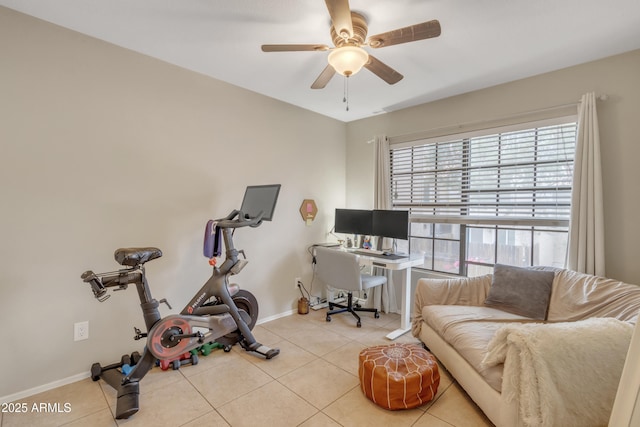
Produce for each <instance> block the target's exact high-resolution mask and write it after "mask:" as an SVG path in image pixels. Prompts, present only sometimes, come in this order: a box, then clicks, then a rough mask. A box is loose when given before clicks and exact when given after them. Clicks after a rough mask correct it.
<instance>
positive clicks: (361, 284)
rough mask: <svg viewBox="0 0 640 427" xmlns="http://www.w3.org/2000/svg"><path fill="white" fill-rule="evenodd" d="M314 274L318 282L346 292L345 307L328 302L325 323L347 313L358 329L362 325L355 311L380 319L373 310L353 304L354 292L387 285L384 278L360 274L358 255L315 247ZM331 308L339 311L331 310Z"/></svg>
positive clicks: (376, 311)
mask: <svg viewBox="0 0 640 427" xmlns="http://www.w3.org/2000/svg"><path fill="white" fill-rule="evenodd" d="M316 272H317V273H318V277H319V278H320V280H322V281H323V282H324V283H325V284H327V285H328V286H331V287H332V288H337V289H343V290H345V291H347V305H342V304H337V303H332V302H329V311H327V322H330V321H331V315H333V314H337V313H344V312H349V313H351V314H353V316H354V317H355V318H356V319H357V320H358V322H357V323H356V325H357V326H358V328H359V327H361V326H362V323H361V322H360V316H358V314H357V313H356V311H368V312H372V313H374V317H375V318H376V319H377V318H379V317H380V313H378V310H377V309H375V308H362V307H359V306H357V305H354V304H353V292H354V291H363V290H366V289H369V288H372V287H374V286H379V285H383V284H385V283H387V278H386V277H384V276H371V275H369V274H361V273H360V257H359V256H358V255H356V254H354V253H350V252H345V251H341V250H338V249H329V248H323V247H317V248H316ZM333 306H336V307H339V309H337V310H333Z"/></svg>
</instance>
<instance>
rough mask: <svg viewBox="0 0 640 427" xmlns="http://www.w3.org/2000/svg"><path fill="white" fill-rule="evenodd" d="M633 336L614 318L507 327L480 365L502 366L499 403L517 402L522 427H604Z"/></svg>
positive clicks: (501, 329)
mask: <svg viewBox="0 0 640 427" xmlns="http://www.w3.org/2000/svg"><path fill="white" fill-rule="evenodd" d="M632 333H633V325H631V324H630V323H627V322H622V321H619V320H617V319H613V318H591V319H586V320H582V321H577V322H566V323H552V324H542V323H528V324H510V325H507V326H504V327H502V328H500V329H499V330H498V331H497V332H496V335H495V336H494V337H493V339H492V340H491V342H490V343H489V346H488V353H487V355H486V356H485V358H484V360H483V364H484V365H485V366H486V367H490V366H495V365H498V364H501V363H504V373H503V381H502V393H503V398H505V399H506V400H507V401H508V402H511V401H513V399H517V402H518V406H519V410H520V416H521V418H522V420H523V421H524V423H525V425H527V426H543V427H551V426H561V427H570V426H576V427H586V426H606V425H607V423H608V421H609V416H610V414H611V408H612V407H613V401H614V399H615V395H616V390H617V388H618V382H619V381H620V375H621V373H622V368H623V366H624V361H625V358H626V355H627V350H628V348H629V342H630V340H631V335H632Z"/></svg>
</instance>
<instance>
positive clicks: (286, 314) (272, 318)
mask: <svg viewBox="0 0 640 427" xmlns="http://www.w3.org/2000/svg"><path fill="white" fill-rule="evenodd" d="M297 312H298V309H297V308H296V309H291V310H289V311H285V312H283V313H279V314H274V315H273V316H269V317H265V318H262V319H258V321H257V322H256V325H261V324H262V323H267V322H271V321H272V320H276V319H280V318H281V317H287V316H291V315H292V314H295V313H297Z"/></svg>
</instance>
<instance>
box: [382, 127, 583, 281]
mask: <svg viewBox="0 0 640 427" xmlns="http://www.w3.org/2000/svg"><path fill="white" fill-rule="evenodd" d="M575 139H576V122H575V118H573V117H572V118H569V119H567V118H564V119H557V120H554V121H546V122H538V123H529V124H524V125H520V126H518V127H516V128H514V127H510V128H502V129H492V130H489V131H486V130H485V131H482V132H476V133H475V134H474V133H468V134H464V135H450V136H448V137H444V138H437V139H435V138H434V139H425V140H420V141H412V142H410V143H402V144H392V145H391V152H390V162H391V165H390V166H391V168H390V170H391V192H392V203H393V207H394V208H397V209H408V210H409V211H410V213H411V228H410V238H409V241H408V245H409V247H407V248H401V249H404V250H405V251H410V252H411V253H419V254H421V255H423V256H424V264H423V265H422V268H425V269H428V270H433V271H439V272H445V273H452V274H458V275H464V276H476V275H480V274H485V273H488V272H492V270H493V265H494V264H496V263H501V264H510V265H517V266H530V265H552V266H562V265H564V258H565V252H566V246H567V234H568V226H569V215H570V208H571V183H572V174H573V157H574V152H575Z"/></svg>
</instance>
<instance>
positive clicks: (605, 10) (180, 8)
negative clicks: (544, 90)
mask: <svg viewBox="0 0 640 427" xmlns="http://www.w3.org/2000/svg"><path fill="white" fill-rule="evenodd" d="M0 5H4V6H7V7H9V8H11V9H15V10H18V11H20V12H23V13H26V14H29V15H32V16H35V17H38V18H41V19H43V20H46V21H49V22H53V23H55V24H58V25H61V26H63V27H67V28H70V29H72V30H75V31H79V32H81V33H84V34H87V35H90V36H93V37H96V38H98V39H102V40H105V41H108V42H110V43H113V44H116V45H118V46H122V47H125V48H128V49H131V50H134V51H137V52H140V53H143V54H146V55H149V56H152V57H155V58H158V59H161V60H163V61H166V62H169V63H172V64H175V65H178V66H181V67H184V68H186V69H189V70H193V71H197V72H199V73H202V74H205V75H209V76H211V77H215V78H217V79H220V80H223V81H226V82H229V83H232V84H234V85H237V86H241V87H243V88H246V89H249V90H252V91H254V92H258V93H261V94H264V95H267V96H270V97H273V98H276V99H280V100H282V101H285V102H288V103H291V104H294V105H297V106H300V107H302V108H306V109H309V110H312V111H315V112H318V113H320V114H324V115H326V116H329V117H333V118H336V119H339V120H342V121H345V122H348V121H352V120H356V119H360V118H364V117H369V116H372V115H375V114H380V113H384V112H389V111H394V110H397V109H400V108H404V107H408V106H412V105H417V104H421V103H424V102H428V101H433V100H436V99H440V98H445V97H449V96H452V95H456V94H460V93H465V92H469V91H472V90H476V89H481V88H484V87H488V86H493V85H496V84H500V83H504V82H507V81H513V80H517V79H520V78H523V77H528V76H532V75H536V74H540V73H544V72H548V71H552V70H557V69H560V68H565V67H568V66H571V65H575V64H580V63H584V62H588V61H591V60H595V59H599V58H603V57H607V56H611V55H614V54H618V53H622V52H626V51H630V50H634V49H638V48H640V1H638V0H606V1H605V0H474V1H471V0H350V5H351V9H352V10H354V11H357V12H360V13H361V14H363V15H364V16H365V17H366V18H367V20H368V23H369V34H370V35H372V34H377V33H383V32H386V31H390V30H394V29H397V28H401V27H406V26H409V25H412V24H417V23H420V22H424V21H428V20H431V19H438V20H439V21H440V24H441V26H442V35H441V36H440V37H438V38H434V39H427V40H421V41H416V42H411V43H406V44H403V45H396V46H389V47H386V48H382V49H378V50H375V52H373V49H370V48H367V50H369V51H370V52H372V53H373V54H374V55H375V56H376V57H377V58H378V59H379V60H381V61H383V62H384V63H386V64H387V65H389V66H391V67H393V68H395V69H396V70H397V71H399V72H400V73H401V74H403V75H404V79H403V80H401V81H400V82H399V83H397V84H395V85H393V86H390V85H387V84H386V83H385V82H384V81H382V80H381V79H379V78H378V77H376V76H375V75H373V74H372V73H371V72H369V71H368V70H366V69H363V70H362V71H361V72H360V73H358V74H356V75H354V76H353V77H351V78H350V79H349V98H350V100H349V104H350V109H349V111H346V109H345V104H343V102H342V99H343V91H344V78H343V77H341V76H339V75H336V76H335V77H334V78H333V79H332V80H331V82H329V84H328V85H327V87H326V88H325V89H322V90H312V89H310V86H311V83H313V81H314V80H315V79H316V77H317V76H318V75H319V74H320V72H321V71H322V70H323V69H324V67H325V66H326V64H327V63H326V56H327V52H284V53H280V52H278V53H264V52H262V51H261V50H260V45H261V44H280V43H283V44H284V43H291V44H307V43H321V44H327V45H330V46H332V41H331V37H330V35H329V27H330V18H329V14H328V12H327V9H326V6H325V3H324V1H322V0H238V1H233V0H0Z"/></svg>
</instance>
